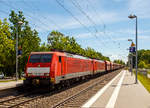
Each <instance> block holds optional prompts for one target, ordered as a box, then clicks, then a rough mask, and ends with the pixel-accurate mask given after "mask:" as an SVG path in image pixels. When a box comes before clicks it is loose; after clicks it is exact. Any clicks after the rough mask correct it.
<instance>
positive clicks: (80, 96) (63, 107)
mask: <svg viewBox="0 0 150 108" xmlns="http://www.w3.org/2000/svg"><path fill="white" fill-rule="evenodd" d="M114 76H115V75H113V76H111V77H105V78H103V79H101V80H100V81H98V82H96V83H94V84H92V85H90V86H88V87H86V88H85V89H83V90H81V91H79V92H77V93H76V94H74V95H72V96H70V97H68V98H66V99H64V100H62V101H60V102H59V103H57V104H56V105H54V106H52V108H70V107H71V108H79V107H80V106H81V105H82V104H81V103H84V102H85V101H86V100H87V95H89V94H90V96H91V95H94V94H95V93H96V91H98V90H99V89H100V88H101V87H102V86H103V85H105V83H106V82H108V81H109V80H111V79H112V78H113V77H114Z"/></svg>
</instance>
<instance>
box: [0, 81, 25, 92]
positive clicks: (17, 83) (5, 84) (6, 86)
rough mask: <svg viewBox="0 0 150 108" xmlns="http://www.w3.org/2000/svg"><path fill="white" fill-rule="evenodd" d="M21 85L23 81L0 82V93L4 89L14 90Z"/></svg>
mask: <svg viewBox="0 0 150 108" xmlns="http://www.w3.org/2000/svg"><path fill="white" fill-rule="evenodd" d="M22 84H23V80H18V81H9V82H0V91H1V90H5V89H10V88H15V87H18V86H21V85H22Z"/></svg>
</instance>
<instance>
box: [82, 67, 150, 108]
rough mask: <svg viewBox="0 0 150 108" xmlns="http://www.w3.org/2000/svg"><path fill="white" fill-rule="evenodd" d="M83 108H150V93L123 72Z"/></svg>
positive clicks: (128, 74) (127, 72)
mask: <svg viewBox="0 0 150 108" xmlns="http://www.w3.org/2000/svg"><path fill="white" fill-rule="evenodd" d="M82 108H150V93H149V92H148V91H147V90H146V89H145V88H144V87H143V85H142V84H141V83H140V81H138V84H135V76H134V75H132V76H131V73H130V72H129V71H127V70H123V71H121V72H120V73H119V74H118V75H117V76H116V77H115V78H114V79H112V80H111V81H110V82H109V83H108V84H107V85H106V86H104V87H103V88H102V89H100V90H99V91H98V92H97V93H96V94H95V95H94V96H93V97H92V98H91V99H89V100H88V101H87V102H86V103H85V104H84V105H83V106H82Z"/></svg>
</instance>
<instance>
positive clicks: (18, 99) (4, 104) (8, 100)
mask: <svg viewBox="0 0 150 108" xmlns="http://www.w3.org/2000/svg"><path fill="white" fill-rule="evenodd" d="M30 89H31V88H30ZM25 90H29V88H26V89H24V90H23V91H25ZM32 90H33V91H31V92H29V91H28V92H27V91H26V92H24V93H23V91H22V93H19V94H18V95H14V96H6V97H3V98H4V99H1V100H0V108H12V107H17V106H19V105H23V104H24V103H27V102H29V101H32V100H35V99H37V98H40V97H42V94H41V95H37V94H38V92H39V93H40V91H39V90H35V89H32ZM34 90H35V91H34ZM14 92H17V91H14ZM36 93H37V94H36Z"/></svg>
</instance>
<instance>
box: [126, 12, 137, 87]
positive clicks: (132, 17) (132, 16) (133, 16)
mask: <svg viewBox="0 0 150 108" xmlns="http://www.w3.org/2000/svg"><path fill="white" fill-rule="evenodd" d="M128 18H130V19H134V18H135V19H136V27H135V35H136V76H135V84H137V83H138V81H137V71H138V66H137V56H138V54H137V51H138V50H137V49H138V48H137V47H138V46H137V44H138V42H137V41H138V39H137V16H136V15H129V16H128Z"/></svg>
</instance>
